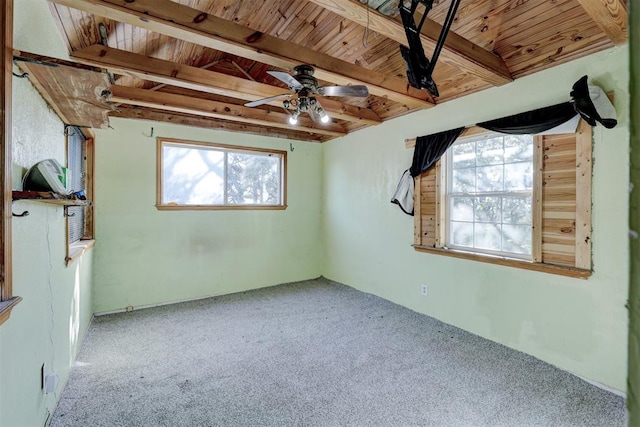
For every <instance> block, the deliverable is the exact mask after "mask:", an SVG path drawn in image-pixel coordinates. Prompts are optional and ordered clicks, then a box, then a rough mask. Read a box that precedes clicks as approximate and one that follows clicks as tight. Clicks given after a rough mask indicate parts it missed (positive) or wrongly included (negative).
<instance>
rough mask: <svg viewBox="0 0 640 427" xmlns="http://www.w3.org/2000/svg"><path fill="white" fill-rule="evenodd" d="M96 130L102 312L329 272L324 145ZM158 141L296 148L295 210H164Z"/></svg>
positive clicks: (159, 130)
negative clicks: (323, 217) (323, 212)
mask: <svg viewBox="0 0 640 427" xmlns="http://www.w3.org/2000/svg"><path fill="white" fill-rule="evenodd" d="M111 125H112V126H113V128H114V129H107V130H101V131H97V132H96V140H97V143H96V233H97V234H96V238H97V243H96V248H95V250H96V267H95V269H96V272H95V280H96V285H95V296H96V297H95V311H96V312H98V313H100V312H105V311H113V310H120V309H123V308H125V307H127V306H129V305H131V306H134V307H139V306H145V305H150V304H158V303H165V302H170V301H179V300H185V299H192V298H200V297H205V296H211V295H221V294H227V293H232V292H239V291H244V290H247V289H253V288H259V287H265V286H272V285H277V284H280V283H286V282H292V281H298V280H304V279H310V278H315V277H318V276H320V265H321V257H322V253H323V252H322V234H321V231H320V223H321V221H320V205H321V202H320V197H321V179H320V176H321V173H322V171H321V168H322V163H321V162H322V146H321V145H320V144H313V143H306V142H304V143H301V142H297V141H287V140H284V139H277V138H267V137H261V136H253V135H243V134H239V133H229V132H220V131H212V130H207V129H198V128H191V127H186V126H177V125H170V124H166V123H154V122H145V121H137V120H127V119H112V121H111ZM151 127H153V128H154V133H155V135H156V136H163V137H171V138H181V139H188V140H193V141H208V142H217V143H223V144H232V145H238V144H240V145H244V146H250V147H262V148H272V149H276V150H289V146H290V143H291V144H293V146H294V151H293V152H291V151H289V152H288V155H287V156H288V171H287V178H288V182H287V192H288V207H287V209H286V210H244V211H237V210H231V211H223V210H201V211H159V210H157V209H156V207H155V203H156V138H155V137H154V138H149V137H146V136H145V134H146V135H149V134H150V132H151Z"/></svg>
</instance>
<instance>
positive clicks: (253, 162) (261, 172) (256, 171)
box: [227, 153, 280, 205]
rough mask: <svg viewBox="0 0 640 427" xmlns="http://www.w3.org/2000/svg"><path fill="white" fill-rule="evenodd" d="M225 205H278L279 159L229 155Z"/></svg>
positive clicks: (253, 155)
mask: <svg viewBox="0 0 640 427" xmlns="http://www.w3.org/2000/svg"><path fill="white" fill-rule="evenodd" d="M228 156H229V157H228V171H227V202H228V203H229V204H268V205H276V204H279V203H280V171H279V169H280V158H279V157H278V156H269V155H256V154H246V153H229V155H228Z"/></svg>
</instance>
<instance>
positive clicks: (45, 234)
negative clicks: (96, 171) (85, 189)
mask: <svg viewBox="0 0 640 427" xmlns="http://www.w3.org/2000/svg"><path fill="white" fill-rule="evenodd" d="M14 7H15V11H14V15H15V18H14V19H15V24H14V33H15V35H14V46H15V48H16V49H21V50H26V51H30V52H33V53H41V54H45V55H52V56H64V55H63V53H64V52H66V48H65V47H64V45H63V44H62V41H61V39H60V36H59V35H57V29H56V27H55V23H54V22H53V18H52V17H51V13H50V12H49V6H48V4H47V2H46V0H16V1H14ZM16 71H17V69H16ZM13 85H14V86H13V121H12V125H13V170H12V176H13V187H14V189H20V188H22V183H21V178H22V175H23V174H24V172H25V171H26V170H27V168H29V167H30V166H32V165H33V164H34V163H36V162H37V161H39V160H42V159H46V158H55V159H57V160H58V161H60V162H61V163H63V164H64V163H65V162H64V160H65V137H64V126H63V124H62V122H61V121H60V119H58V117H57V116H56V115H55V114H54V113H53V112H52V111H50V110H49V108H48V107H47V105H46V103H45V102H44V100H43V99H42V98H41V97H40V95H39V94H38V93H37V92H36V91H35V89H34V88H33V87H32V86H31V84H30V83H29V82H28V81H27V80H23V79H17V78H14V79H13ZM13 210H14V212H17V213H20V212H22V211H24V210H28V211H29V216H28V217H25V218H14V220H13V293H14V294H15V295H19V296H21V297H22V298H23V301H22V302H21V303H20V304H18V306H17V307H16V308H15V309H14V310H13V312H12V314H11V318H10V319H9V320H8V321H7V322H6V323H5V324H3V325H2V327H0V425H1V426H42V425H44V422H45V420H46V419H47V416H48V413H49V412H52V411H53V410H54V408H55V405H56V403H57V401H58V398H59V397H60V393H61V392H62V389H63V387H64V384H65V383H66V381H67V378H68V375H69V369H70V367H71V364H72V363H73V361H74V360H75V357H76V354H77V353H78V351H79V350H80V345H81V344H82V339H83V337H84V333H85V332H86V330H87V327H88V326H89V323H90V321H91V316H92V314H93V307H92V306H93V303H92V294H91V290H92V275H93V271H92V265H93V262H92V251H89V252H87V253H86V254H85V255H84V256H82V257H81V258H79V259H78V260H76V261H75V262H73V263H72V264H70V265H69V266H66V265H65V261H64V259H65V256H66V241H67V240H66V224H65V222H66V221H65V219H64V216H63V209H62V207H60V206H54V205H45V204H40V203H35V202H25V201H19V202H14V204H13ZM42 365H44V367H45V373H47V374H48V373H52V372H55V373H56V374H58V377H59V381H58V386H57V388H56V390H55V392H54V393H52V394H45V393H44V392H43V391H42V389H41V378H40V377H41V375H40V370H41V367H42Z"/></svg>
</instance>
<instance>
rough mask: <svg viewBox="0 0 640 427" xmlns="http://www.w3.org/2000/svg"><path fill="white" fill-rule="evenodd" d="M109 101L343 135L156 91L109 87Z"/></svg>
mask: <svg viewBox="0 0 640 427" xmlns="http://www.w3.org/2000/svg"><path fill="white" fill-rule="evenodd" d="M111 93H112V96H111V101H112V102H116V103H119V104H127V105H137V106H139V107H149V108H157V109H159V110H164V111H172V112H175V113H184V114H192V115H197V116H204V117H211V118H214V119H221V120H230V121H233V122H241V123H250V124H254V125H261V126H267V127H272V128H280V129H291V130H298V131H307V132H312V133H315V134H319V135H329V136H344V135H346V134H347V132H346V131H345V130H344V128H343V127H342V126H339V125H337V124H332V123H328V124H326V125H319V124H316V123H314V122H313V121H312V120H311V119H310V118H307V117H302V116H301V117H299V118H298V124H297V125H291V124H289V121H288V119H289V115H288V114H286V113H280V112H275V111H269V110H264V109H259V108H248V107H243V106H241V105H231V104H228V103H225V102H218V101H212V100H208V99H201V98H194V97H192V96H184V95H175V94H170V93H164V92H159V91H151V90H146V89H138V88H131V87H126V86H117V85H113V86H111Z"/></svg>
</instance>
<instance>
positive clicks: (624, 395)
mask: <svg viewBox="0 0 640 427" xmlns="http://www.w3.org/2000/svg"><path fill="white" fill-rule="evenodd" d="M558 369H562V368H558ZM567 372H569V373H570V374H571V375H575V376H576V377H578V378H580V379H581V380H583V381H586V382H588V383H589V384H591V385H593V386H596V387H598V388H600V389H602V390H604V391H608V392H609V393H613V394H615V395H617V396H620V397H622V398H623V399H625V400H626V399H627V393H625V392H624V391H622V390H618V389H617V388H613V387H609V386H608V385H604V384H602V383H599V382H598V381H594V380H590V379H589V378H585V377H583V376H582V375H578V374H576V373H574V372H571V371H567Z"/></svg>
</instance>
